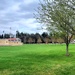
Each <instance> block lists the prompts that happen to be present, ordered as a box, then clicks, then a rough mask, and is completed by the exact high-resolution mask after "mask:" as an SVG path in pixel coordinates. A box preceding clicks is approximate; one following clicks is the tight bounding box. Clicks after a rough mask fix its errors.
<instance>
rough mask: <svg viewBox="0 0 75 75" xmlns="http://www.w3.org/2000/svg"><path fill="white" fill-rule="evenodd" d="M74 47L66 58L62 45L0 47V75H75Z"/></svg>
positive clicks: (71, 47) (72, 45)
mask: <svg viewBox="0 0 75 75" xmlns="http://www.w3.org/2000/svg"><path fill="white" fill-rule="evenodd" d="M74 47H75V44H71V45H70V46H69V52H70V56H68V57H67V56H65V52H66V51H65V45H64V44H53V45H52V44H25V45H22V46H3V47H0V75H75V48H74Z"/></svg>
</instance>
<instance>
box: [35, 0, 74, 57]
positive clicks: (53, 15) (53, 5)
mask: <svg viewBox="0 0 75 75" xmlns="http://www.w3.org/2000/svg"><path fill="white" fill-rule="evenodd" d="M35 18H36V19H37V21H39V22H40V23H42V24H44V25H45V26H46V29H47V30H48V31H52V32H59V34H61V36H60V37H62V38H63V39H64V42H65V44H66V55H67V56H68V55H69V51H68V47H69V44H70V41H71V38H72V37H73V34H75V33H74V32H75V22H74V21H75V0H43V2H40V5H39V8H38V10H37V14H35Z"/></svg>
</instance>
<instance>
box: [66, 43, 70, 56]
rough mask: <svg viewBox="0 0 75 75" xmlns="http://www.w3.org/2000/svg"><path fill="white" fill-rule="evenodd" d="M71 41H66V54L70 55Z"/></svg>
mask: <svg viewBox="0 0 75 75" xmlns="http://www.w3.org/2000/svg"><path fill="white" fill-rule="evenodd" d="M68 48H69V43H66V56H69V55H70V54H69V49H68Z"/></svg>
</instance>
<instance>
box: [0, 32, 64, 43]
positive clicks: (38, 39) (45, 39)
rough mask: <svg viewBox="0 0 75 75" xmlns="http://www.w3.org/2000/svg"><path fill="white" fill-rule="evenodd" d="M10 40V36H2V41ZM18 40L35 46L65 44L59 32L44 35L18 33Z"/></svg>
mask: <svg viewBox="0 0 75 75" xmlns="http://www.w3.org/2000/svg"><path fill="white" fill-rule="evenodd" d="M7 38H10V34H1V35H0V39H7ZM11 38H14V35H13V34H12V37H11ZM16 38H20V39H21V41H22V42H23V43H24V44H28V43H29V44H30V43H31V44H32V43H33V44H34V43H46V44H47V43H64V40H63V38H62V37H61V34H58V33H57V32H52V33H49V34H48V33H47V32H43V33H42V34H39V33H35V34H34V33H32V34H29V33H23V32H19V31H16Z"/></svg>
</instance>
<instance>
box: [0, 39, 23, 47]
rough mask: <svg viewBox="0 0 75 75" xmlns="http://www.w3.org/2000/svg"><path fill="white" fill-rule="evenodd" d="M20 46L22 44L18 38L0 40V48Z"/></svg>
mask: <svg viewBox="0 0 75 75" xmlns="http://www.w3.org/2000/svg"><path fill="white" fill-rule="evenodd" d="M22 44H23V43H22V42H21V39H19V38H8V39H0V46H16V45H22Z"/></svg>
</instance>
